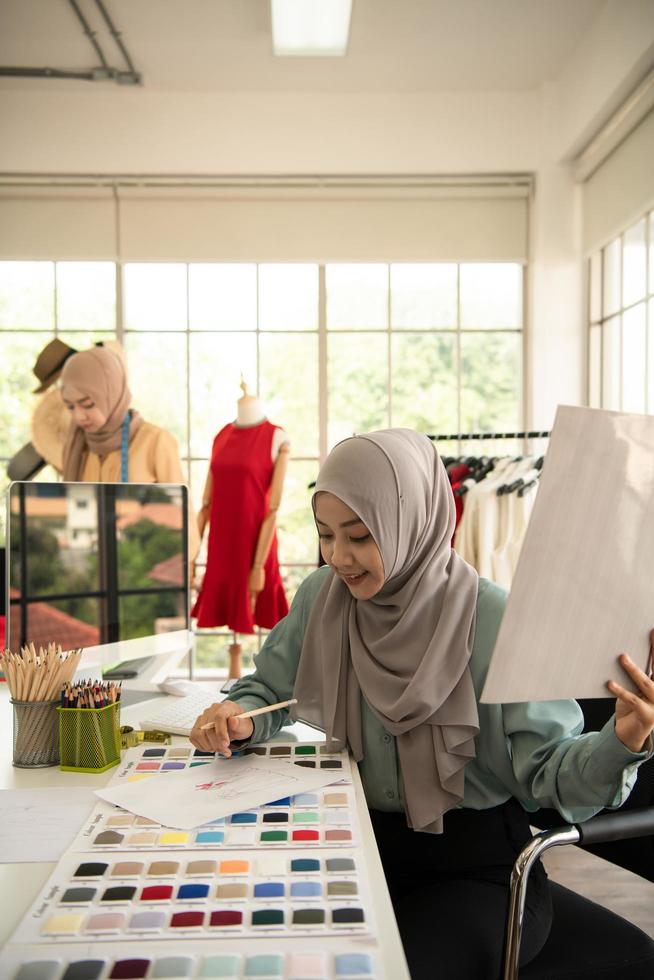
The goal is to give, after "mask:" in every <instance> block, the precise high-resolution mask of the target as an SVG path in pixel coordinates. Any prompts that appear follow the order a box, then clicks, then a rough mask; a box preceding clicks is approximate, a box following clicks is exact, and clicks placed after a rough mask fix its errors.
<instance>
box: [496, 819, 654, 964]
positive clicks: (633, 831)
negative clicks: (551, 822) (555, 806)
mask: <svg viewBox="0 0 654 980" xmlns="http://www.w3.org/2000/svg"><path fill="white" fill-rule="evenodd" d="M650 834H654V807H651V806H648V807H642V808H641V809H639V810H625V811H620V810H618V811H616V812H615V813H602V814H600V815H599V816H597V817H591V818H590V820H586V821H585V822H584V823H578V824H568V825H566V826H562V827H557V828H555V829H554V830H544V831H541V833H540V834H536V835H535V836H534V837H532V838H531V840H530V841H528V842H527V844H525V846H524V848H523V849H522V851H521V852H520V854H519V855H518V857H517V858H516V862H515V865H514V866H513V871H512V873H511V894H510V898H509V909H508V914H507V925H506V945H505V949H504V970H503V974H502V976H503V980H517V978H518V961H519V957H520V941H521V938H522V923H523V919H524V910H525V896H526V892H527V881H528V878H529V872H530V871H531V868H532V866H533V864H534V862H535V861H536V860H537V859H538V858H539V857H540V856H541V855H542V854H544V853H545V851H547V850H549V848H550V847H559V846H561V845H563V844H597V843H601V842H605V841H611V840H626V839H627V838H628V837H645V836H648V835H650Z"/></svg>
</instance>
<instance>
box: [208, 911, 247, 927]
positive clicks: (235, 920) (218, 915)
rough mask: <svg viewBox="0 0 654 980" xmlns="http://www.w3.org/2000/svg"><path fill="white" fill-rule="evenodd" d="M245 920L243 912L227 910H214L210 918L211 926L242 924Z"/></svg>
mask: <svg viewBox="0 0 654 980" xmlns="http://www.w3.org/2000/svg"><path fill="white" fill-rule="evenodd" d="M242 921H243V913H242V912H233V911H231V910H227V911H224V912H212V913H211V918H210V919H209V925H210V926H240V924H241V922H242Z"/></svg>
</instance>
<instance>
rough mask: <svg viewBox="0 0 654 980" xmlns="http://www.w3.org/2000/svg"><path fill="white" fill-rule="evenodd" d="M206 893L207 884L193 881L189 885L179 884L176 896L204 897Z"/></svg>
mask: <svg viewBox="0 0 654 980" xmlns="http://www.w3.org/2000/svg"><path fill="white" fill-rule="evenodd" d="M208 894H209V885H201V884H200V883H193V884H189V885H180V886H179V890H178V892H177V898H178V899H179V898H206V897H207V895H208Z"/></svg>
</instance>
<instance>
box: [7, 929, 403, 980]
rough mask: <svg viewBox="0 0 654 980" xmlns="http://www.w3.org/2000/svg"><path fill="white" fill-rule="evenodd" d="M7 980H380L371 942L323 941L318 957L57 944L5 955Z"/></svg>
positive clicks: (250, 946) (292, 949)
mask: <svg viewBox="0 0 654 980" xmlns="http://www.w3.org/2000/svg"><path fill="white" fill-rule="evenodd" d="M3 970H4V972H3V973H2V976H3V978H5V980H146V978H147V980H150V978H152V980H154V978H164V977H165V978H169V980H172V978H176V980H186V978H189V980H199V978H203V980H209V978H215V980H217V978H220V980H252V978H255V977H257V978H264V977H265V978H266V980H382V977H383V976H384V974H383V970H382V967H381V958H380V956H379V951H378V950H377V948H376V946H375V943H374V941H373V940H370V939H367V938H366V937H361V938H359V939H357V940H355V941H352V940H350V941H349V942H348V941H347V938H346V939H345V940H343V939H325V940H322V942H321V948H320V950H319V951H316V949H315V943H314V942H312V940H310V939H296V940H293V941H292V942H283V941H280V940H277V941H276V942H275V943H274V944H271V943H270V942H269V941H264V942H263V943H258V942H252V941H248V940H240V941H239V942H238V948H237V949H234V950H231V949H228V948H224V947H223V946H221V948H220V950H216V949H215V947H214V945H213V944H210V943H206V942H205V943H203V942H198V941H197V940H196V941H195V942H188V941H187V942H170V943H157V942H154V943H152V942H149V943H148V945H147V949H143V948H142V947H141V946H139V947H138V948H137V949H135V948H134V944H128V943H113V944H111V945H110V946H104V945H102V944H92V945H89V946H81V945H79V944H76V945H73V944H70V943H65V944H61V943H57V944H56V946H51V947H49V948H47V949H46V948H43V947H39V950H38V952H35V951H34V949H29V950H25V951H24V952H23V951H21V950H20V949H16V948H14V949H13V950H5V951H4V952H3Z"/></svg>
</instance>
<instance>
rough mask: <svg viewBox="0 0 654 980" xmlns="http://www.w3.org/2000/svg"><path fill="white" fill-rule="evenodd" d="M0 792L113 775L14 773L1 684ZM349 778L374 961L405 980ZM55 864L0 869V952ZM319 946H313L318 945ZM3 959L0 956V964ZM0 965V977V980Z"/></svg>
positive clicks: (371, 843) (291, 731)
mask: <svg viewBox="0 0 654 980" xmlns="http://www.w3.org/2000/svg"><path fill="white" fill-rule="evenodd" d="M141 711H142V705H140V704H139V705H134V706H132V707H131V708H125V709H123V711H122V712H121V723H122V724H132V725H134V726H135V727H136V726H137V724H138V718H139V715H140V713H141ZM0 732H2V741H1V744H0V787H2V788H3V789H11V788H16V789H24V788H30V787H32V788H46V787H55V786H56V787H62V786H87V787H92V788H94V787H100V786H105V785H106V784H107V783H108V782H109V780H110V779H111V776H112V772H113V770H109V771H108V772H105V773H101V774H99V775H97V776H95V775H91V774H88V773H74V772H61V771H60V770H59V768H58V767H57V766H53V767H51V768H47V769H16V768H14V766H13V765H12V737H11V733H12V707H11V704H10V702H9V692H8V690H7V685H6V684H1V685H0ZM280 738H281V739H283V740H284V741H289V740H292V739H293V738H296V739H297V740H298V741H314V742H315V741H316V740H318V739H317V733H316V732H315V731H314V730H313V729H309V728H307V727H306V726H304V725H294V726H292V727H291V728H285V729H284V732H283V735H281V736H280ZM186 742H187V740H186V739H185V738H182V737H178V736H173V743H174V744H180V745H183V744H185V743H186ZM353 778H354V787H355V795H356V801H357V810H358V816H359V822H360V827H361V832H362V838H363V848H364V852H365V860H366V865H367V869H368V872H369V878H370V892H371V895H372V903H373V910H374V915H375V922H376V927H377V939H378V944H379V956H380V959H381V961H382V963H383V966H384V970H385V975H386V978H387V980H410V977H409V972H408V969H407V966H406V960H405V958H404V951H403V949H402V944H401V942H400V937H399V933H398V929H397V924H396V922H395V916H394V915H393V909H392V906H391V901H390V897H389V894H388V889H387V887H386V881H385V878H384V873H383V869H382V865H381V861H380V859H379V854H378V851H377V846H376V843H375V837H374V833H373V830H372V825H371V823H370V817H369V814H368V809H367V807H366V803H365V797H364V793H363V787H362V785H361V780H360V778H359V774H358V771H357V769H356V766H354V767H353ZM54 868H55V865H54V864H45V863H34V864H27V863H25V864H4V865H0V895H1V896H2V898H1V900H0V901H1V908H2V915H0V946H2V945H4V943H5V942H6V941H7V940H8V939H9V937H10V936H11V934H12V933H13V931H14V929H15V928H16V926H17V925H18V923H19V921H20V920H21V919H22V917H23V915H24V914H25V912H26V911H27V909H28V908H29V906H30V905H31V903H32V902H33V901H34V899H35V898H36V896H37V894H38V892H39V890H40V889H41V888H42V887H43V885H44V884H45V882H46V880H47V878H48V876H49V875H50V874H51V873H52V871H53V870H54ZM317 943H318V940H313V944H314V945H315V944H317ZM1 961H2V954H1V953H0V964H1ZM4 976H5V974H4V973H3V972H2V968H1V965H0V977H4Z"/></svg>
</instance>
